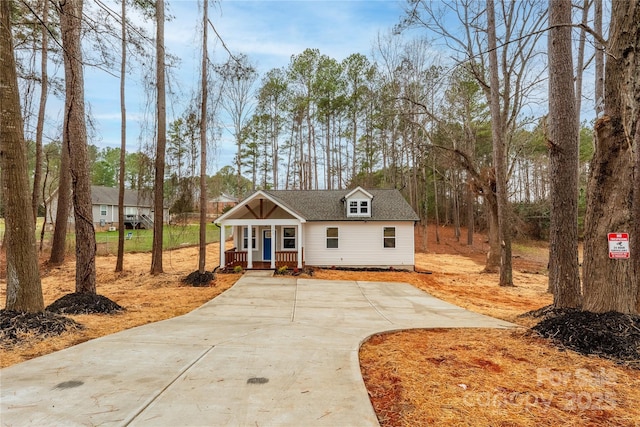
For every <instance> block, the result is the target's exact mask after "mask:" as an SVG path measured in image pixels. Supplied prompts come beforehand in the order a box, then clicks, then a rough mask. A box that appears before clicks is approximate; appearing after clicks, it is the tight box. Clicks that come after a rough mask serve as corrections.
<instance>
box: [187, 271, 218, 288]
mask: <svg viewBox="0 0 640 427" xmlns="http://www.w3.org/2000/svg"><path fill="white" fill-rule="evenodd" d="M215 279H216V274H215V273H214V272H213V271H205V272H204V273H200V271H198V270H196V271H194V272H192V273H189V275H188V276H187V277H185V278H184V279H182V283H184V284H186V285H191V286H194V287H197V288H198V287H206V286H209V284H211V282H212V281H214V280H215Z"/></svg>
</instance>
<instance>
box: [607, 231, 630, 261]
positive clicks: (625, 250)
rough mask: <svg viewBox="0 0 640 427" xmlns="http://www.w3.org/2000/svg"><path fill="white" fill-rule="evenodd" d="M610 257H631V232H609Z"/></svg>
mask: <svg viewBox="0 0 640 427" xmlns="http://www.w3.org/2000/svg"><path fill="white" fill-rule="evenodd" d="M608 239H609V258H615V259H627V258H629V233H609V234H608Z"/></svg>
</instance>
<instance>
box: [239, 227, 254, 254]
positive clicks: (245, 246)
mask: <svg viewBox="0 0 640 427" xmlns="http://www.w3.org/2000/svg"><path fill="white" fill-rule="evenodd" d="M255 248H256V229H255V228H253V227H251V249H255ZM242 249H249V228H248V227H244V228H243V229H242Z"/></svg>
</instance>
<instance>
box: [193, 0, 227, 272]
mask: <svg viewBox="0 0 640 427" xmlns="http://www.w3.org/2000/svg"><path fill="white" fill-rule="evenodd" d="M202 26H203V28H202V82H201V83H202V91H201V94H200V97H201V100H200V102H201V105H200V249H199V251H198V272H199V273H200V274H204V272H205V265H206V261H207V179H206V178H207V63H208V62H209V61H208V57H207V32H208V29H209V2H208V0H204V1H203V5H202ZM220 250H222V248H220Z"/></svg>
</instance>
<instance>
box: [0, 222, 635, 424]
mask: <svg viewBox="0 0 640 427" xmlns="http://www.w3.org/2000/svg"><path fill="white" fill-rule="evenodd" d="M441 233H442V236H441V237H442V243H441V244H440V245H436V244H435V243H434V239H433V236H432V235H430V237H429V238H430V241H429V244H428V251H429V252H428V253H418V254H416V263H417V266H418V268H419V269H421V270H422V271H428V272H431V273H432V274H422V273H409V272H363V271H360V272H349V271H337V270H316V271H315V272H314V277H316V278H320V279H335V280H361V281H400V282H407V283H411V284H413V285H414V286H416V287H418V288H420V289H423V290H425V291H427V292H429V293H431V294H432V295H434V296H436V297H438V298H441V299H443V300H446V301H449V302H452V303H454V304H457V305H459V306H462V307H465V308H467V309H469V310H472V311H476V312H479V313H483V314H487V315H491V316H494V317H498V318H501V319H504V320H508V321H510V322H514V323H517V324H520V325H522V326H523V328H522V329H514V330H485V329H477V330H475V329H466V330H424V331H406V332H399V333H393V334H383V335H377V336H374V337H372V338H371V339H370V340H369V341H368V342H366V343H365V344H364V345H363V346H362V349H361V352H360V357H361V366H362V372H363V377H364V379H365V382H366V385H367V388H368V390H369V394H370V396H371V401H372V403H373V405H374V407H375V409H376V413H377V414H378V417H379V420H380V422H381V424H382V425H383V426H385V427H386V426H412V427H413V426H427V425H447V426H448V425H456V426H464V425H468V426H533V425H535V426H536V427H537V426H556V425H567V426H589V425H593V426H596V425H598V426H600V425H607V426H609V425H611V426H635V427H638V426H640V423H638V421H637V420H640V401H639V400H640V398H639V392H638V389H639V386H640V376H639V371H638V370H634V369H631V368H629V367H626V366H622V365H617V364H615V363H614V362H611V361H608V360H604V359H600V358H598V357H594V356H591V357H587V356H582V355H579V354H577V353H574V352H572V351H562V350H560V349H558V348H557V347H555V346H554V345H553V344H552V343H551V342H550V341H547V340H544V339H542V338H539V337H537V336H536V335H535V334H533V333H531V332H527V329H526V328H529V327H531V326H533V325H534V324H536V323H537V322H538V321H539V320H540V319H536V318H533V317H530V316H529V317H521V315H522V314H523V313H526V312H528V311H531V310H535V309H539V308H541V307H544V306H546V305H548V304H550V303H551V297H550V295H549V294H547V293H546V288H547V277H546V276H545V275H544V274H543V273H544V272H545V269H546V264H547V260H546V250H545V249H544V247H541V246H539V245H535V244H534V245H530V244H527V245H520V246H517V247H516V248H515V250H514V253H515V257H514V261H515V271H514V281H515V283H516V285H517V286H516V287H514V288H499V287H498V286H497V275H495V274H483V273H481V270H482V262H483V260H484V256H485V255H484V254H485V250H486V244H485V243H484V242H483V238H482V236H476V242H479V243H476V245H474V246H466V245H463V244H460V243H458V242H457V241H455V240H454V239H453V238H452V236H451V230H450V229H442V230H441ZM462 235H463V236H465V235H466V234H465V233H464V231H463V234H462ZM420 245H421V242H420V240H419V239H416V246H417V247H418V248H419V247H420ZM210 246H211V247H210V248H209V249H208V251H210V253H208V254H207V259H208V260H217V259H218V258H217V250H215V248H213V246H216V245H210ZM150 262H151V259H150V255H149V254H127V255H126V256H125V270H126V272H125V273H123V274H115V273H113V267H114V265H115V258H114V257H99V258H98V260H97V267H98V292H99V293H101V294H104V295H106V296H108V297H109V298H111V299H112V300H114V301H115V302H117V303H119V304H121V305H122V306H123V307H125V309H126V311H125V312H123V313H121V314H117V315H107V316H105V315H74V316H70V317H72V318H73V319H74V320H76V321H77V322H79V323H82V324H84V325H85V326H86V328H85V329H84V330H81V331H72V332H67V333H65V334H63V335H61V336H59V337H56V338H47V339H44V340H42V339H40V340H37V341H29V340H26V341H25V342H23V344H21V345H19V346H14V347H12V348H0V361H1V366H2V367H4V366H9V365H12V364H14V363H18V362H20V361H23V360H26V359H29V358H32V357H36V356H38V355H42V354H46V353H50V352H52V351H56V350H59V349H62V348H65V347H68V346H70V345H73V344H76V343H79V342H82V341H86V340H89V339H92V338H96V337H99V336H102V335H106V334H110V333H113V332H117V331H119V330H122V329H126V328H130V327H133V326H137V325H140V324H144V323H149V322H153V321H157V320H162V319H166V318H170V317H173V316H177V315H180V314H183V313H186V312H188V311H190V310H192V309H193V308H195V307H197V306H199V305H201V304H202V303H204V302H206V301H208V300H209V299H211V298H213V297H214V296H215V295H217V294H219V293H220V292H221V291H222V290H224V289H227V288H228V287H230V286H231V285H232V284H233V283H234V282H235V281H236V280H237V279H238V278H239V277H240V276H239V275H234V274H230V275H218V276H217V279H216V281H215V283H214V284H213V286H212V287H202V288H199V287H191V286H185V285H184V284H182V283H181V280H182V279H183V278H184V277H185V276H186V275H188V274H189V273H190V272H192V271H193V270H194V269H195V268H196V266H197V248H184V249H179V250H175V251H170V252H167V253H166V254H165V257H164V263H165V273H164V274H162V275H160V276H156V277H151V276H150V275H149V273H148V271H149V267H150ZM0 274H1V273H0ZM0 281H2V277H0ZM73 283H74V265H73V263H67V264H65V265H63V266H62V267H60V268H56V269H52V270H50V271H48V272H46V273H45V274H44V275H43V287H44V292H45V303H46V304H49V303H50V302H52V301H54V300H55V299H57V298H59V297H60V296H62V295H64V294H65V293H70V292H73V286H74V285H73ZM0 288H1V290H0V292H2V293H0V304H3V303H4V299H5V296H4V290H5V289H4V288H5V287H4V286H1V287H0Z"/></svg>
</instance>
